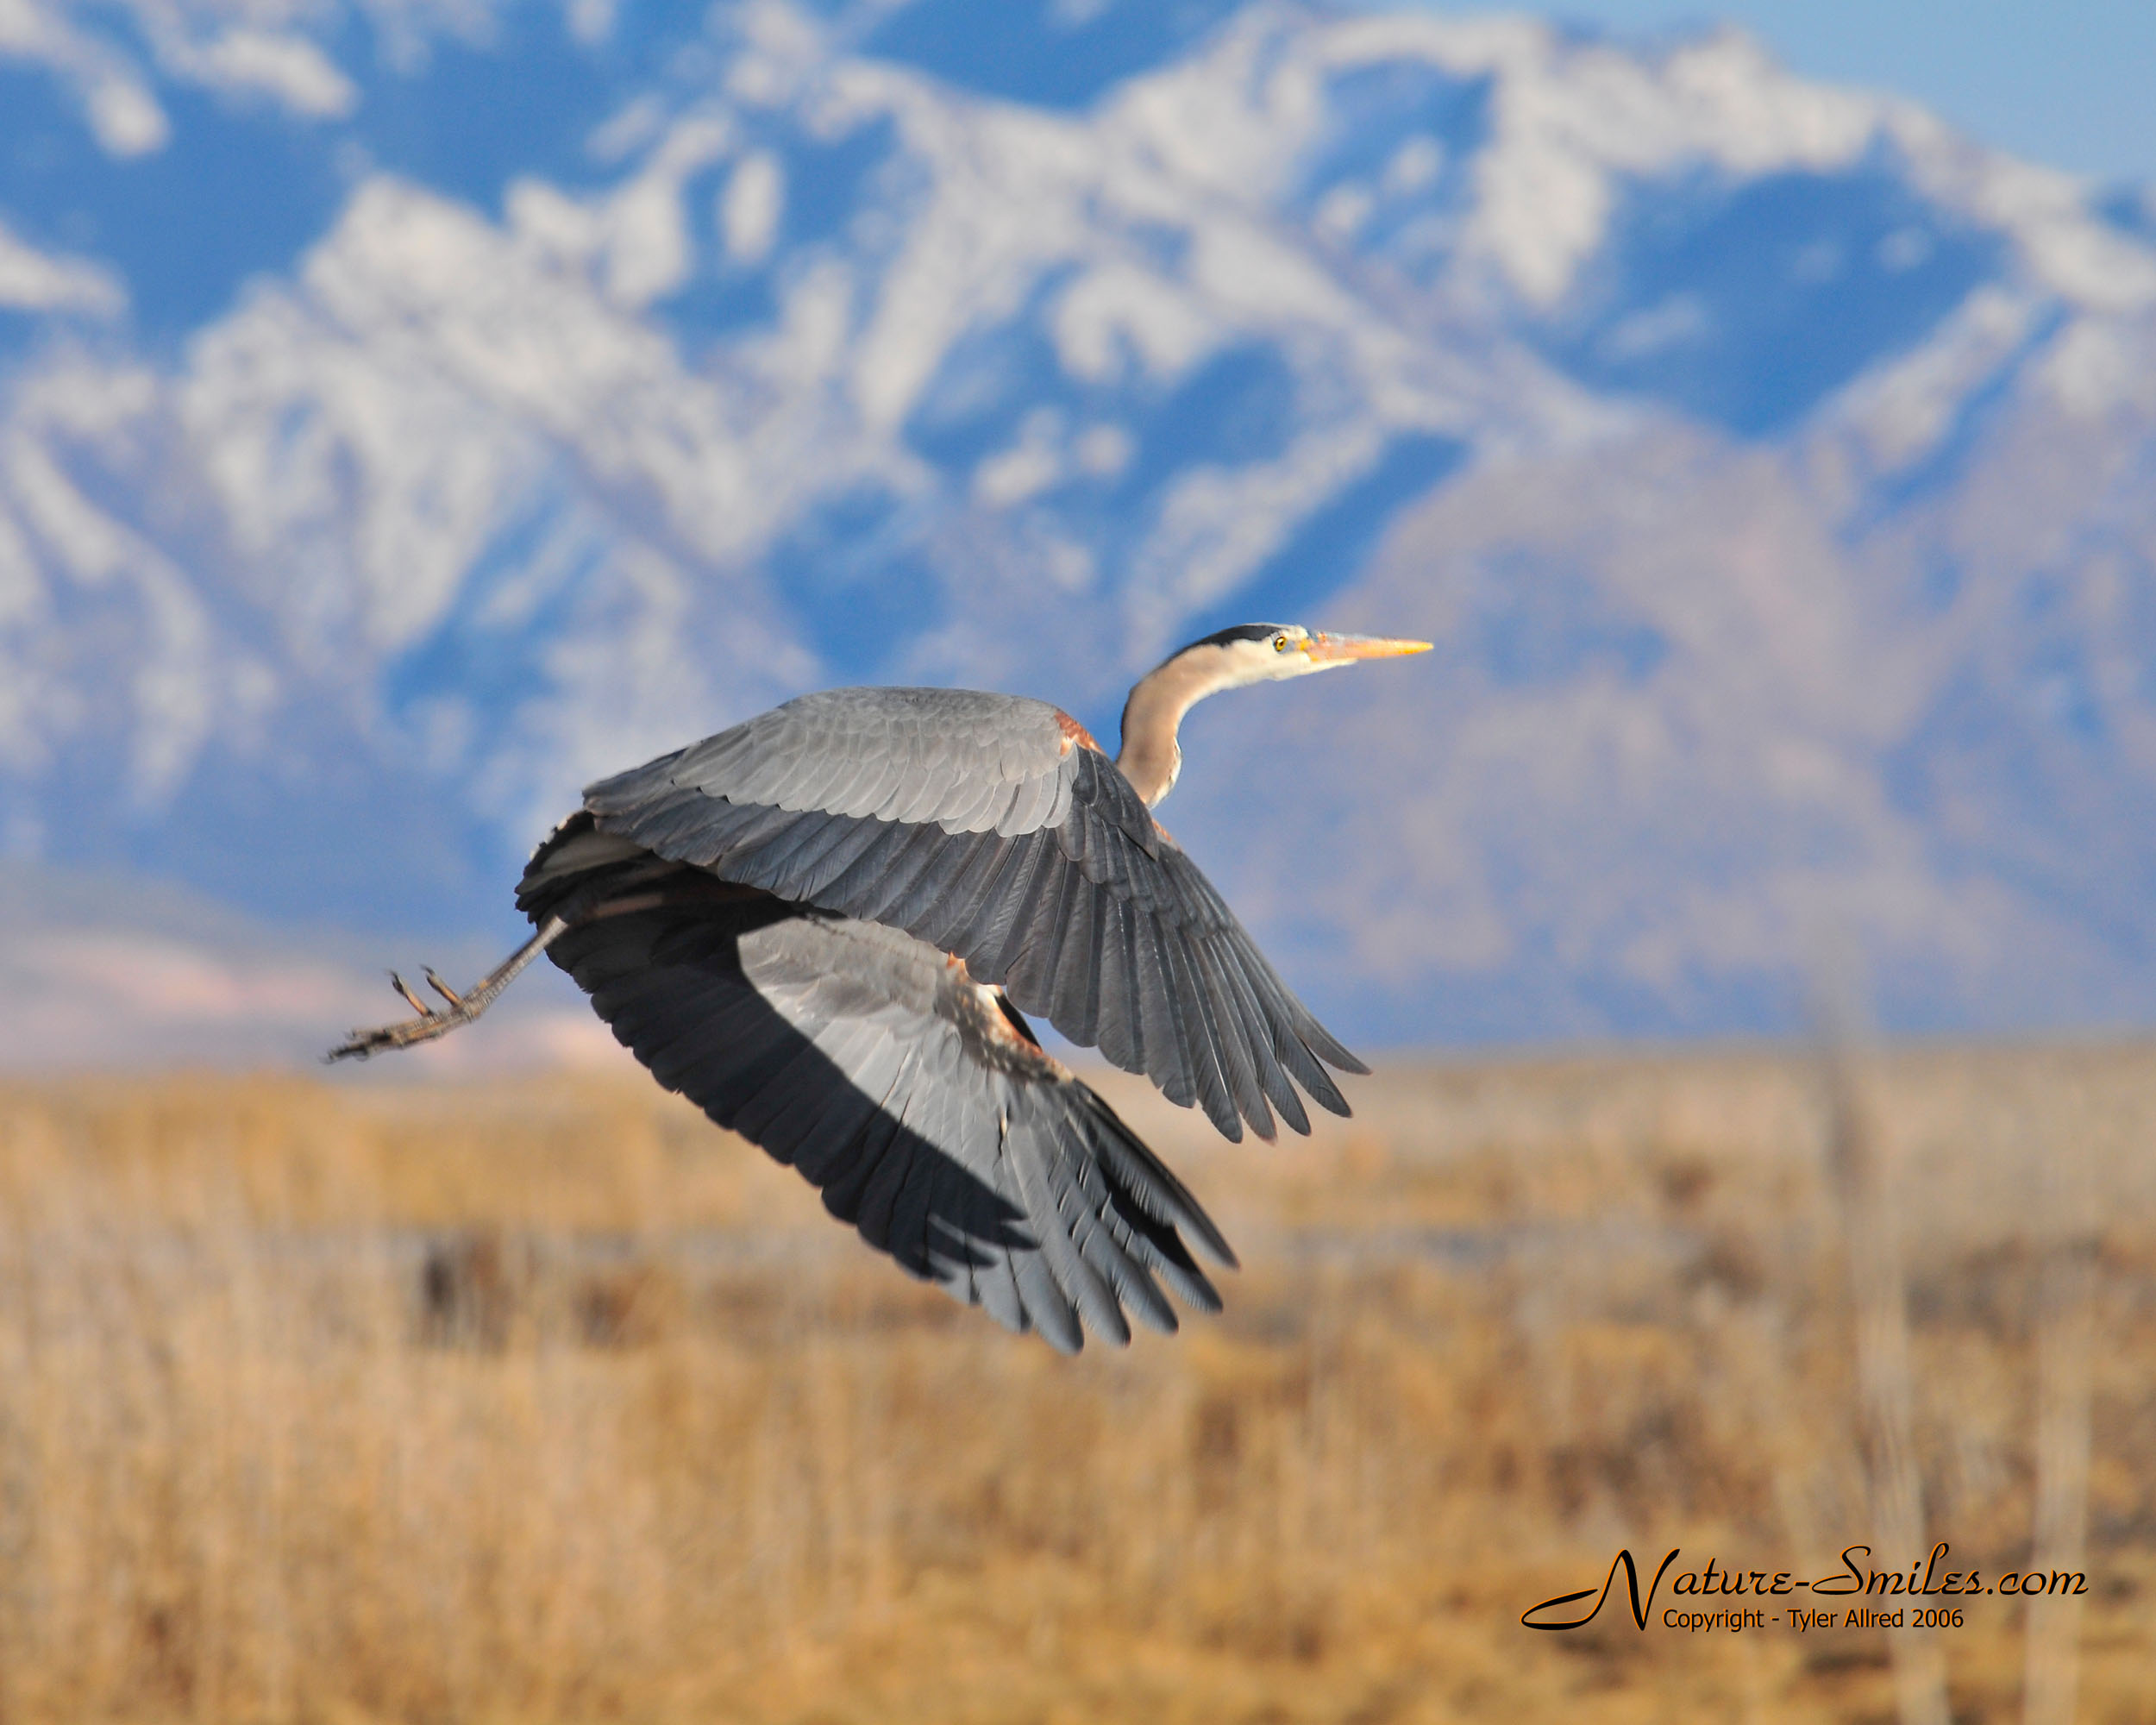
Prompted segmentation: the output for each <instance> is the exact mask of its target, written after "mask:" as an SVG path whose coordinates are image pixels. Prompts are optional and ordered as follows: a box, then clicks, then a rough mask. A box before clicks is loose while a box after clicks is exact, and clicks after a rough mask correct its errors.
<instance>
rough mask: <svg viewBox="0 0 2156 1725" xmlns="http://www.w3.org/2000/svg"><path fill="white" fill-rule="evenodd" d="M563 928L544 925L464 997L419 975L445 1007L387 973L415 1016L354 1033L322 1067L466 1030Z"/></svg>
mask: <svg viewBox="0 0 2156 1725" xmlns="http://www.w3.org/2000/svg"><path fill="white" fill-rule="evenodd" d="M568 928H569V925H568V923H567V921H566V920H565V919H562V918H561V917H558V916H555V917H549V918H548V919H547V923H546V926H545V927H543V928H542V929H541V930H540V931H538V933H536V934H535V935H533V936H532V938H530V940H527V941H526V942H525V943H524V944H523V945H522V946H520V947H518V948H517V950H515V951H514V952H512V953H511V954H510V955H509V957H506V958H505V959H504V960H503V961H502V962H501V963H499V964H498V965H496V966H495V967H494V969H492V970H490V971H489V972H488V973H487V974H486V976H485V977H483V978H482V979H481V980H480V981H479V982H478V983H476V984H474V985H473V987H472V988H468V989H467V990H466V991H465V992H464V993H462V994H459V993H458V992H457V991H456V990H455V989H454V988H451V987H450V986H449V985H448V983H447V982H443V981H442V979H441V977H439V976H437V975H435V973H434V969H433V968H432V967H431V966H429V967H427V968H425V969H423V971H422V972H421V974H422V975H424V976H425V977H426V979H427V986H428V987H429V988H432V989H433V990H434V991H435V993H436V994H439V995H441V996H442V999H443V1000H446V1001H448V1005H447V1006H446V1007H435V1006H429V1005H428V1003H427V1002H426V1001H425V1000H423V999H421V998H420V995H419V992H418V990H417V989H416V988H413V987H412V986H411V983H409V982H406V981H405V980H404V978H403V977H402V976H399V975H398V974H397V973H396V972H395V971H394V970H392V971H391V972H390V973H389V985H390V987H391V988H394V989H396V990H397V993H398V996H399V997H400V998H401V999H402V1000H404V1004H405V1005H406V1006H408V1007H411V1009H412V1011H413V1012H414V1013H417V1017H416V1018H409V1019H401V1020H400V1021H398V1023H396V1024H392V1025H384V1026H381V1027H380V1028H379V1030H355V1031H354V1032H352V1034H351V1036H350V1038H348V1040H346V1041H343V1042H341V1043H339V1044H337V1045H336V1046H335V1048H333V1049H331V1050H330V1051H329V1052H328V1053H327V1054H325V1055H323V1060H324V1061H325V1062H326V1061H336V1060H365V1059H367V1058H369V1057H371V1056H373V1055H377V1054H386V1053H388V1052H389V1051H391V1050H392V1049H398V1048H411V1047H413V1046H414V1045H415V1044H419V1043H423V1042H432V1041H433V1040H434V1039H435V1038H436V1037H438V1036H447V1035H448V1033H449V1032H451V1031H453V1030H454V1029H456V1028H457V1027H458V1026H460V1025H468V1024H469V1023H471V1022H472V1020H473V1019H475V1018H477V1017H478V1016H479V1014H480V1013H483V1012H485V1011H486V1009H487V1008H488V1007H491V1006H492V1005H493V1004H494V1000H495V997H496V996H497V995H498V994H500V993H501V992H502V990H503V989H505V988H507V987H508V986H509V985H510V984H511V982H515V981H516V980H517V974H518V973H519V972H520V971H522V970H523V968H524V966H526V965H527V964H529V963H531V961H532V960H533V959H535V958H536V957H538V956H539V955H540V954H541V953H542V952H544V951H545V950H547V948H548V947H549V946H551V945H552V944H554V943H555V941H556V940H558V939H560V938H561V936H562V935H564V934H566V933H567V931H568Z"/></svg>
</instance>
